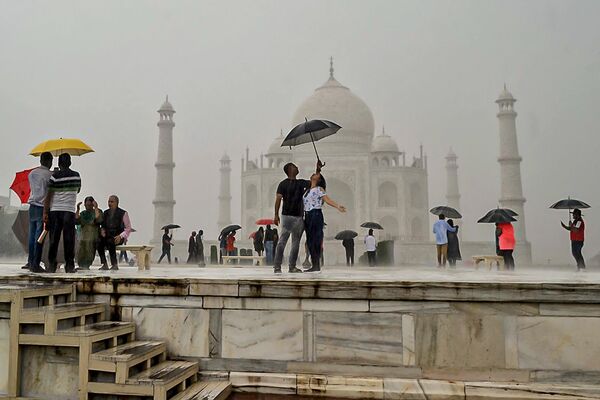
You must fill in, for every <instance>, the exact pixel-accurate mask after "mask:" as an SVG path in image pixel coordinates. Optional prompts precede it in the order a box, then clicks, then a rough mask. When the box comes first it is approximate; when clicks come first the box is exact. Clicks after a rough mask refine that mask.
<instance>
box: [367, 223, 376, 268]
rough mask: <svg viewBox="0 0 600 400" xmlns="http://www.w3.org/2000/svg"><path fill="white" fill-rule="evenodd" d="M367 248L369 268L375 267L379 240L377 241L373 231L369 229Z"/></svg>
mask: <svg viewBox="0 0 600 400" xmlns="http://www.w3.org/2000/svg"><path fill="white" fill-rule="evenodd" d="M365 247H366V248H367V258H368V259H369V267H374V266H375V265H376V264H377V257H376V254H377V253H376V251H377V240H375V236H373V229H369V234H368V235H367V236H366V237H365Z"/></svg>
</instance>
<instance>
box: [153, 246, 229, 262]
mask: <svg viewBox="0 0 600 400" xmlns="http://www.w3.org/2000/svg"><path fill="white" fill-rule="evenodd" d="M166 255H167V251H166V250H165V249H163V251H162V253H160V257H158V262H157V264H160V262H161V261H162V259H163V258H165V256H166ZM221 260H222V259H221ZM222 262H223V261H221V263H222Z"/></svg>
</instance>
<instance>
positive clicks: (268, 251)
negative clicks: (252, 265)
mask: <svg viewBox="0 0 600 400" xmlns="http://www.w3.org/2000/svg"><path fill="white" fill-rule="evenodd" d="M265 256H266V257H267V265H271V264H272V263H273V242H271V241H268V242H265Z"/></svg>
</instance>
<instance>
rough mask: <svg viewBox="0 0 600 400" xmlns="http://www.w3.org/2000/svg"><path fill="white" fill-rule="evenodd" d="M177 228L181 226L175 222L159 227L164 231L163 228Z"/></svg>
mask: <svg viewBox="0 0 600 400" xmlns="http://www.w3.org/2000/svg"><path fill="white" fill-rule="evenodd" d="M177 228H181V226H179V225H177V224H169V225H165V226H163V227H162V228H160V229H161V230H163V231H164V230H165V229H177Z"/></svg>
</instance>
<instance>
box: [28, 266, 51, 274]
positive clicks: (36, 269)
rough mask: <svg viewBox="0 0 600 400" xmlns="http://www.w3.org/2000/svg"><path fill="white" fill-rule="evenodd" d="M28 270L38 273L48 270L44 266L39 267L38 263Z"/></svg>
mask: <svg viewBox="0 0 600 400" xmlns="http://www.w3.org/2000/svg"><path fill="white" fill-rule="evenodd" d="M30 271H31V272H34V273H38V274H42V273H45V272H48V271H46V270H45V269H44V268H42V267H40V266H39V265H38V266H37V267H33V268H31V269H30Z"/></svg>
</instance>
